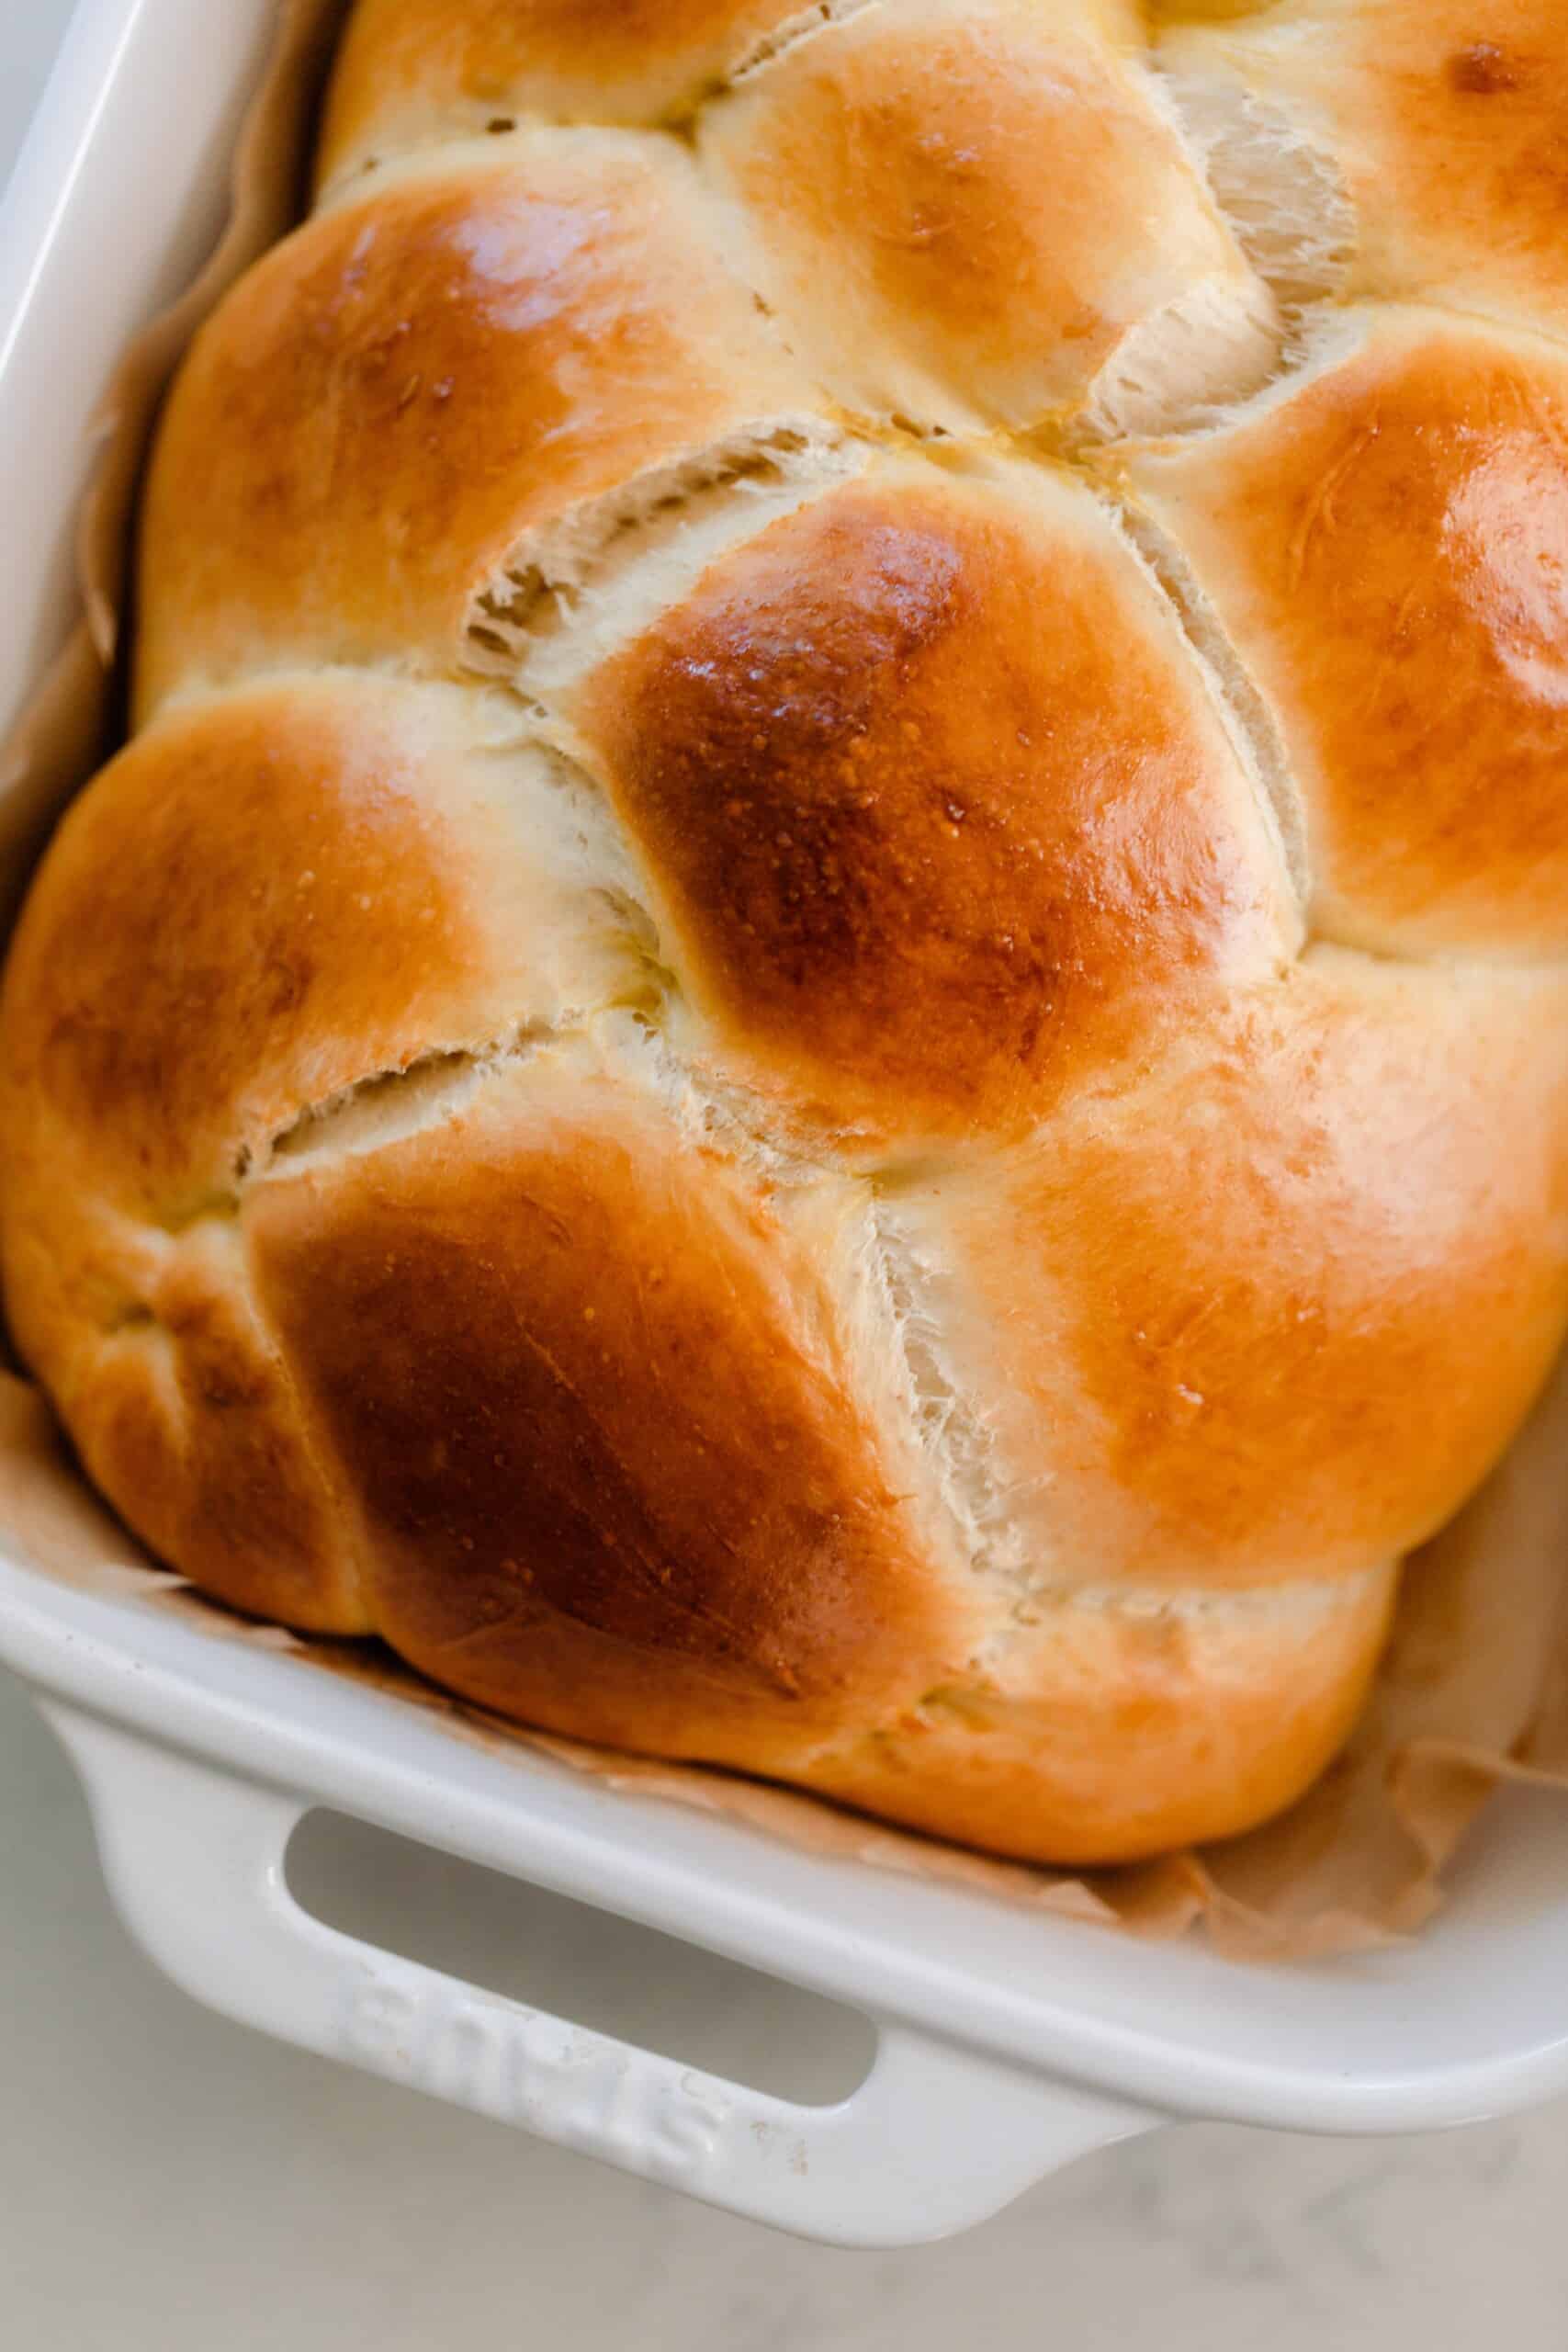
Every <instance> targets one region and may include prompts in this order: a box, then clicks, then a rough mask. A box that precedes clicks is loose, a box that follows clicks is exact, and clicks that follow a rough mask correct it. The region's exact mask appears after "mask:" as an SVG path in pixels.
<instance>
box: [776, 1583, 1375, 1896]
mask: <svg viewBox="0 0 1568 2352" xmlns="http://www.w3.org/2000/svg"><path fill="white" fill-rule="evenodd" d="M1394 1589H1395V1585H1394V1577H1393V1572H1392V1571H1391V1570H1386V1569H1385V1570H1381V1571H1374V1572H1373V1573H1372V1574H1371V1576H1368V1577H1361V1578H1358V1579H1357V1580H1355V1581H1354V1582H1353V1583H1352V1584H1349V1585H1348V1586H1340V1587H1337V1588H1334V1587H1331V1588H1328V1589H1324V1588H1323V1587H1320V1586H1316V1585H1307V1586H1292V1587H1289V1588H1287V1589H1285V1590H1284V1591H1282V1592H1281V1593H1280V1594H1279V1595H1278V1596H1276V1597H1273V1600H1272V1605H1270V1604H1269V1602H1265V1603H1264V1604H1263V1605H1261V1606H1260V1605H1258V1602H1257V1601H1255V1600H1253V1601H1249V1600H1242V1601H1239V1602H1237V1603H1235V1604H1233V1605H1231V1606H1230V1607H1228V1608H1227V1606H1226V1604H1225V1603H1224V1601H1221V1602H1219V1603H1218V1604H1217V1605H1215V1606H1213V1608H1212V1609H1211V1610H1209V1611H1201V1610H1199V1611H1189V1612H1186V1613H1179V1612H1162V1611H1159V1610H1158V1609H1156V1608H1155V1607H1152V1606H1150V1605H1149V1597H1148V1596H1147V1595H1144V1596H1142V1597H1141V1599H1142V1603H1143V1605H1142V1606H1138V1605H1134V1606H1130V1607H1117V1606H1115V1605H1114V1604H1113V1603H1112V1604H1111V1605H1107V1603H1106V1601H1105V1600H1104V1598H1103V1597H1100V1598H1099V1599H1097V1600H1088V1601H1085V1600H1078V1599H1077V1598H1076V1597H1075V1596H1074V1595H1073V1594H1071V1593H1064V1594H1063V1595H1061V1596H1060V1597H1059V1598H1058V1599H1056V1600H1051V1599H1049V1598H1045V1599H1042V1600H1038V1601H1036V1602H1034V1603H1032V1604H1029V1605H1028V1607H1029V1613H1028V1615H1027V1616H1026V1617H1025V1618H1024V1620H1023V1623H1022V1626H1021V1630H1020V1632H1019V1633H1018V1634H1017V1637H1016V1639H1015V1643H1014V1645H1013V1647H1012V1649H1011V1650H1010V1653H1009V1654H1008V1655H1007V1657H1005V1659H1004V1660H1003V1661H1002V1662H1001V1663H999V1664H998V1667H997V1668H995V1669H994V1670H993V1671H991V1672H989V1673H983V1674H981V1675H980V1676H978V1677H976V1678H972V1679H969V1680H967V1681H964V1682H959V1683H956V1684H953V1685H951V1686H948V1687H947V1688H945V1689H942V1688H939V1689H937V1690H933V1691H930V1692H928V1693H926V1694H924V1696H923V1699H922V1702H921V1703H920V1704H919V1706H917V1707H915V1708H912V1709H910V1710H909V1711H908V1713H906V1714H904V1715H903V1716H901V1717H899V1718H898V1719H897V1720H896V1721H894V1722H891V1723H889V1724H886V1725H884V1726H881V1727H879V1728H878V1729H877V1730H875V1731H874V1732H872V1733H869V1734H867V1735H864V1736H862V1737H861V1738H860V1739H859V1740H857V1741H854V1742H852V1743H846V1746H845V1747H844V1748H843V1750H842V1751H841V1752H837V1753H835V1754H832V1755H830V1756H827V1757H824V1758H820V1759H818V1761H817V1762H815V1763H814V1764H813V1765H812V1767H811V1770H810V1774H809V1779H810V1782H811V1785H812V1786H813V1787H814V1788H818V1789H820V1790H822V1791H823V1792H824V1793H825V1794H828V1795H830V1796H836V1797H840V1798H842V1799H843V1800H845V1801H846V1802H847V1803H849V1804H859V1805H863V1806H865V1807H866V1808H867V1809H868V1810H869V1811H871V1812H873V1813H885V1814H888V1815H891V1816H892V1817H893V1818H894V1819H895V1820H898V1821H904V1822H908V1824H910V1826H913V1827H915V1828H918V1829H925V1830H929V1831H931V1832H932V1833H933V1834H934V1835H936V1836H938V1837H942V1838H955V1839H957V1840H958V1841H960V1842H961V1843H963V1844H965V1845H974V1846H984V1847H989V1848H990V1849H993V1850H994V1851H996V1852H998V1853H1005V1854H1014V1855H1018V1856H1020V1857H1021V1858H1022V1859H1023V1860H1032V1859H1033V1858H1035V1857H1036V1856H1039V1855H1041V1854H1049V1855H1051V1856H1053V1857H1054V1858H1055V1859H1056V1860H1059V1861H1063V1862H1069V1863H1096V1862H1104V1861H1136V1860H1142V1859H1144V1858H1145V1857H1146V1856H1149V1855H1154V1854H1161V1853H1168V1852H1169V1851H1170V1850H1171V1849H1173V1848H1175V1847H1179V1846H1183V1845H1188V1844H1197V1843H1201V1842H1204V1841H1206V1840H1208V1839H1210V1838H1230V1837H1235V1836H1237V1835H1239V1833H1240V1832H1241V1831H1243V1830H1245V1829H1249V1828H1252V1827H1253V1826H1256V1825H1257V1824H1258V1822H1260V1821H1266V1820H1268V1819H1269V1817H1270V1815H1274V1814H1276V1813H1278V1812H1280V1810H1281V1809H1282V1808H1283V1807H1284V1806H1285V1805H1287V1804H1290V1803H1291V1802H1292V1799H1293V1798H1295V1797H1297V1796H1299V1795H1300V1794H1301V1793H1302V1792H1303V1789H1306V1788H1308V1787H1310V1786H1311V1784H1312V1782H1313V1781H1314V1780H1315V1779H1316V1778H1317V1776H1318V1774H1319V1773H1320V1772H1321V1771H1322V1770H1323V1768H1324V1766H1325V1764H1326V1763H1327V1762H1328V1760H1329V1758H1331V1757H1332V1756H1334V1755H1335V1753H1336V1752H1337V1749H1338V1748H1339V1747H1340V1745H1341V1744H1342V1742H1343V1741H1344V1739H1345V1736H1346V1735H1347V1733H1348V1731H1349V1729H1350V1727H1351V1725H1352V1724H1353V1723H1354V1721H1355V1719H1356V1716H1357V1714H1358V1713H1359V1710H1360V1706H1361V1702H1362V1701H1363V1699H1364V1697H1365V1695H1366V1691H1367V1685H1368V1683H1369V1681H1370V1679H1371V1674H1372V1669H1373V1668H1374V1667H1375V1665H1376V1663H1377V1659H1378V1656H1379V1653H1380V1651H1381V1649H1382V1643H1383V1638H1384V1635H1385V1634H1386V1632H1387V1629H1388V1621H1389V1613H1390V1610H1391V1608H1392V1606H1393V1596H1394Z"/></svg>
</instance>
